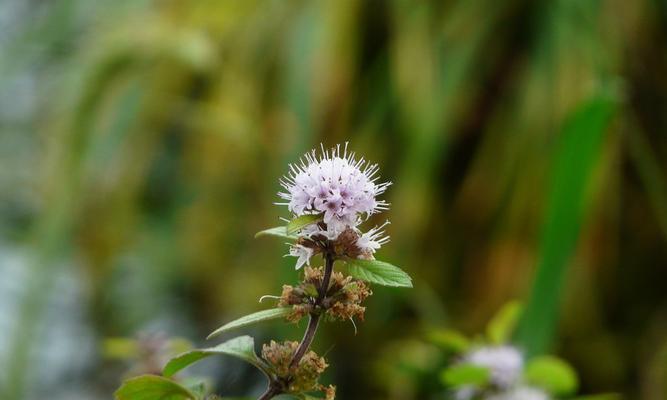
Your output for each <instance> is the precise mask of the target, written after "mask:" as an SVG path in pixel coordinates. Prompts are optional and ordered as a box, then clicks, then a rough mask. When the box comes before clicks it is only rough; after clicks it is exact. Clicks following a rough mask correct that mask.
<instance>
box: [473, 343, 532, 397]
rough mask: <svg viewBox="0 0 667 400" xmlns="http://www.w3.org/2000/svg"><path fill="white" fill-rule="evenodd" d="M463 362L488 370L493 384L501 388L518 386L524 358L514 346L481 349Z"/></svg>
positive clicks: (474, 351)
mask: <svg viewBox="0 0 667 400" xmlns="http://www.w3.org/2000/svg"><path fill="white" fill-rule="evenodd" d="M463 362H465V363H469V364H473V365H476V366H480V367H486V368H488V369H489V370H490V372H491V383H492V384H493V385H494V386H497V387H500V388H508V387H510V386H512V385H514V384H516V383H517V382H518V380H519V379H520V378H521V373H522V371H523V356H522V355H521V352H519V350H517V349H516V348H514V347H512V346H495V347H481V348H478V349H476V350H473V351H472V352H471V353H469V354H468V355H466V356H465V358H464V361H463Z"/></svg>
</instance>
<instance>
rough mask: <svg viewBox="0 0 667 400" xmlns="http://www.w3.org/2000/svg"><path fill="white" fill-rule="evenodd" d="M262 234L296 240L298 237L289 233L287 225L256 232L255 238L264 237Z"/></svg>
mask: <svg viewBox="0 0 667 400" xmlns="http://www.w3.org/2000/svg"><path fill="white" fill-rule="evenodd" d="M262 236H276V237H279V238H283V239H288V240H296V239H297V236H296V235H289V234H288V233H287V227H286V226H276V227H275V228H270V229H265V230H263V231H259V232H257V233H256V234H255V238H258V237H262Z"/></svg>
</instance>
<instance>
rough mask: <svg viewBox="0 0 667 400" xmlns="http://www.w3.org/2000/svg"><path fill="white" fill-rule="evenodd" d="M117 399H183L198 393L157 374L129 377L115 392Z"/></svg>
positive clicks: (194, 396) (193, 399) (190, 397)
mask: <svg viewBox="0 0 667 400" xmlns="http://www.w3.org/2000/svg"><path fill="white" fill-rule="evenodd" d="M114 395H115V398H116V399H117V400H183V399H192V400H195V399H197V397H196V395H195V394H194V393H192V392H190V391H189V390H188V389H186V388H184V387H183V386H181V385H179V384H178V383H176V382H174V381H172V380H171V379H167V378H164V377H161V376H157V375H142V376H139V377H136V378H132V379H128V380H126V381H125V382H123V385H122V386H121V387H120V389H118V390H117V391H116V393H115V394H114Z"/></svg>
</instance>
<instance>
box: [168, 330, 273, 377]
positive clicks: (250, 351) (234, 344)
mask: <svg viewBox="0 0 667 400" xmlns="http://www.w3.org/2000/svg"><path fill="white" fill-rule="evenodd" d="M214 355H228V356H232V357H236V358H240V359H241V360H243V361H246V362H248V363H250V364H252V365H254V366H255V367H257V368H259V369H260V370H261V371H262V372H264V373H267V370H266V366H265V365H264V363H263V362H262V361H261V360H260V359H259V357H257V354H255V340H254V339H253V338H252V337H250V336H239V337H237V338H234V339H231V340H228V341H226V342H224V343H221V344H219V345H217V346H215V347H210V348H207V349H197V350H191V351H188V352H185V353H183V354H179V355H178V356H176V357H174V358H172V359H171V360H169V362H168V363H167V365H165V366H164V369H163V370H162V374H163V375H164V376H167V377H169V376H173V375H174V374H175V373H177V372H178V371H180V370H182V369H183V368H185V367H187V366H188V365H190V364H193V363H195V362H197V361H199V360H201V359H204V358H207V357H210V356H214Z"/></svg>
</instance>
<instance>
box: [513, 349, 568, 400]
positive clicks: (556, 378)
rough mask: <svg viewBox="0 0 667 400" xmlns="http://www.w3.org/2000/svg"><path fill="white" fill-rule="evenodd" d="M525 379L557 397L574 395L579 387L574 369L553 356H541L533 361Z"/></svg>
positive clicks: (527, 368)
mask: <svg viewBox="0 0 667 400" xmlns="http://www.w3.org/2000/svg"><path fill="white" fill-rule="evenodd" d="M524 377H525V379H526V381H528V382H529V383H531V384H533V385H535V386H539V387H541V388H544V389H546V390H547V391H549V392H551V393H553V394H555V395H568V394H572V393H574V392H576V390H577V387H578V386H579V380H578V378H577V373H576V372H575V371H574V369H573V368H572V367H571V366H570V365H569V364H568V363H566V362H565V361H563V360H561V359H559V358H557V357H552V356H541V357H537V358H535V359H533V360H531V361H530V362H529V363H528V365H526V370H525V372H524Z"/></svg>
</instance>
